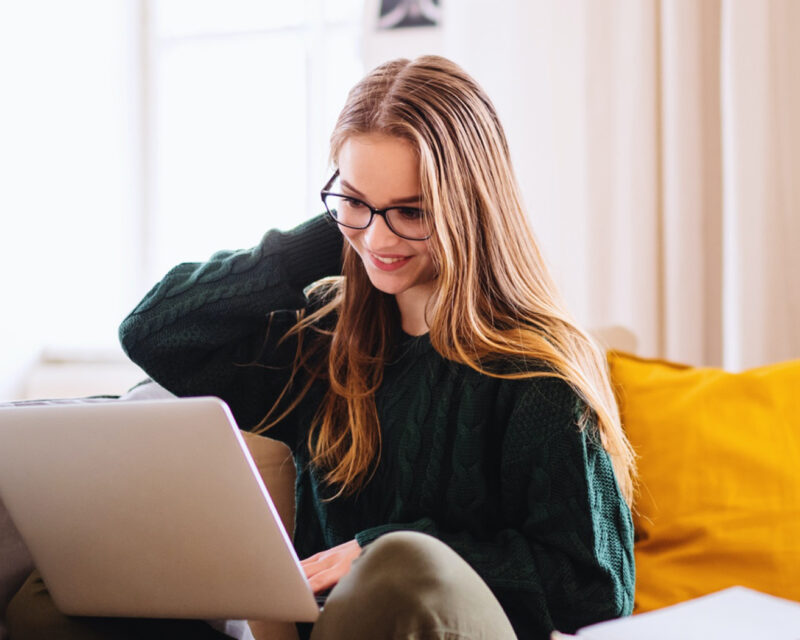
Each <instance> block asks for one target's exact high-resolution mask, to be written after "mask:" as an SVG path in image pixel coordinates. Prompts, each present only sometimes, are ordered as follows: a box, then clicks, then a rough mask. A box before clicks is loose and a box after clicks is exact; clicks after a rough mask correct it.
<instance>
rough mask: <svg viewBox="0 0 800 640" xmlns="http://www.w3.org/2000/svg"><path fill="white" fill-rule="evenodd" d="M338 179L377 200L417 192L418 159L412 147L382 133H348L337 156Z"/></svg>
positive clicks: (400, 139)
mask: <svg viewBox="0 0 800 640" xmlns="http://www.w3.org/2000/svg"><path fill="white" fill-rule="evenodd" d="M337 164H338V166H339V181H340V183H341V184H343V185H344V186H349V187H350V188H351V189H354V190H356V191H358V192H359V193H360V194H361V195H363V196H365V197H369V198H372V199H374V200H375V201H376V202H378V203H380V202H387V203H388V202H390V201H394V200H398V199H405V198H409V197H412V196H418V195H419V193H420V182H419V160H418V157H417V153H416V150H415V149H414V147H413V146H412V145H411V144H410V143H409V142H407V141H406V140H403V139H402V138H396V137H391V136H386V135H382V134H368V135H359V136H351V137H349V138H348V139H347V140H345V142H344V143H343V144H342V146H341V149H340V150H339V155H338V157H337Z"/></svg>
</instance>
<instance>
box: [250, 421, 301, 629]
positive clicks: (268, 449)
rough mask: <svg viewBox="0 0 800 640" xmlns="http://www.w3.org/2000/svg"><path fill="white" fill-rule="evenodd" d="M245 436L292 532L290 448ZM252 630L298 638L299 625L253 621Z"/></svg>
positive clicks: (276, 505)
mask: <svg viewBox="0 0 800 640" xmlns="http://www.w3.org/2000/svg"><path fill="white" fill-rule="evenodd" d="M242 436H244V441H245V443H246V444H247V448H248V449H249V450H250V455H251V456H253V462H255V463H256V467H258V472H259V473H260V474H261V477H262V479H263V480H264V484H265V485H266V487H267V490H268V491H269V494H270V496H271V497H272V501H273V503H275V508H276V509H277V510H278V513H279V514H280V516H281V520H282V521H283V526H284V527H285V528H286V531H288V532H289V535H292V532H293V531H294V476H295V469H294V462H293V461H292V454H291V451H289V447H287V446H286V445H285V444H283V443H282V442H278V441H277V440H272V439H271V438H267V437H264V436H259V435H255V434H252V433H248V432H247V431H242ZM250 630H251V631H252V632H253V636H254V637H255V638H256V640H297V628H296V627H295V625H294V624H292V623H291V622H277V621H274V620H250Z"/></svg>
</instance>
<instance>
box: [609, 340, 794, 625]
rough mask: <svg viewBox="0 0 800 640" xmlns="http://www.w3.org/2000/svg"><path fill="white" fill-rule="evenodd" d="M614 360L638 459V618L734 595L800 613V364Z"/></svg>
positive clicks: (611, 357) (611, 356)
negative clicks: (758, 594) (751, 593)
mask: <svg viewBox="0 0 800 640" xmlns="http://www.w3.org/2000/svg"><path fill="white" fill-rule="evenodd" d="M608 360H609V365H610V367H611V378H612V382H613V384H614V386H615V390H616V392H617V398H618V400H619V404H620V410H621V413H622V423H623V426H624V427H625V430H626V432H627V434H628V437H629V438H630V441H631V444H632V445H633V447H634V449H635V450H636V452H637V454H638V455H639V460H638V462H639V474H640V475H639V477H640V487H639V491H638V495H637V499H636V504H635V509H636V513H635V514H634V524H635V528H636V546H635V553H636V571H637V576H636V578H637V580H636V582H637V584H636V600H635V612H636V613H640V612H644V611H649V610H652V609H657V608H660V607H664V606H667V605H671V604H675V603H676V602H681V601H683V600H687V599H689V598H694V597H697V596H700V595H704V594H706V593H711V592H713V591H718V590H720V589H723V588H725V587H729V586H732V585H744V586H747V587H751V588H753V589H758V590H760V591H764V592H766V593H771V594H773V595H777V596H782V597H784V598H789V599H792V600H799V601H800V400H799V399H798V398H800V360H797V361H792V362H785V363H781V364H775V365H772V366H767V367H762V368H759V369H753V370H750V371H745V372H742V373H738V374H732V373H727V372H725V371H722V370H720V369H710V368H692V367H689V366H686V365H680V364H675V363H670V362H665V361H661V360H647V359H643V358H637V357H635V356H631V355H627V354H624V353H619V352H611V353H609V354H608Z"/></svg>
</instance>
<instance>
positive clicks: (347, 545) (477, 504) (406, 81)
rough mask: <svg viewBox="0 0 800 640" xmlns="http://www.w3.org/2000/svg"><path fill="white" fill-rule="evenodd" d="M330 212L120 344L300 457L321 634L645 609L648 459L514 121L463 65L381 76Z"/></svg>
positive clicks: (145, 306) (431, 62) (208, 277)
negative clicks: (635, 441)
mask: <svg viewBox="0 0 800 640" xmlns="http://www.w3.org/2000/svg"><path fill="white" fill-rule="evenodd" d="M331 160H332V164H333V165H334V167H335V170H334V172H333V175H332V177H331V179H330V180H329V181H328V182H327V184H326V185H325V186H324V188H323V189H322V194H321V195H322V201H323V203H324V206H325V211H326V213H325V214H324V215H322V216H318V217H316V218H314V219H312V220H310V221H309V222H307V223H305V224H304V225H301V226H300V227H298V228H296V229H294V230H292V231H289V232H278V231H271V232H269V233H267V234H266V236H265V237H264V238H263V240H262V241H261V243H260V244H258V245H257V246H256V247H255V248H253V249H251V250H248V251H236V252H220V253H218V254H216V255H214V256H213V257H212V258H211V259H210V260H209V261H208V262H206V263H203V264H183V265H179V266H177V267H175V269H173V270H172V271H170V273H168V274H167V275H166V277H165V278H164V279H163V280H162V281H161V282H160V283H159V284H157V285H156V286H155V287H154V288H153V290H152V291H151V292H150V293H149V294H148V295H147V296H146V297H145V299H144V300H143V301H142V302H141V304H140V305H139V306H138V307H137V308H136V309H135V310H134V311H133V312H132V313H131V315H130V316H129V317H128V318H127V319H126V320H125V322H124V323H123V325H122V327H121V331H120V335H121V339H122V344H123V346H124V348H125V349H126V351H127V353H128V354H129V355H130V357H131V358H132V359H133V360H134V361H135V362H137V363H138V364H139V365H141V366H142V367H143V368H144V369H145V370H146V371H147V372H148V373H149V374H150V375H151V376H152V377H153V378H154V379H155V380H156V381H157V382H159V383H161V384H162V385H164V386H165V387H167V388H168V389H170V390H171V391H173V392H174V393H176V394H178V395H181V396H189V395H204V394H213V395H217V396H219V397H221V398H222V399H224V400H225V401H227V403H228V404H229V405H230V407H231V408H232V410H233V412H234V414H235V416H236V418H237V420H238V422H239V425H240V426H241V427H242V428H246V429H252V430H255V431H259V432H264V433H265V434H267V435H268V436H270V437H274V438H278V439H280V440H282V441H284V442H286V443H287V444H288V445H289V446H290V447H291V449H292V451H293V453H294V458H295V462H296V468H297V484H296V502H297V515H296V526H295V538H294V544H295V547H296V549H297V552H298V554H299V556H300V557H301V558H304V560H303V566H304V568H305V571H306V573H307V576H308V578H309V580H310V582H311V585H312V587H313V588H314V590H315V591H317V592H326V591H328V590H330V594H329V596H328V599H327V603H326V605H325V608H324V610H323V612H322V614H321V616H320V618H319V620H318V621H317V622H316V623H315V625H314V626H313V629H311V628H308V627H301V629H300V631H301V635H303V636H307V635H308V634H310V636H311V638H314V639H315V640H319V639H328V638H337V639H338V638H341V639H354V638H356V639H359V638H370V639H372V638H392V639H398V638H416V639H420V638H503V639H505V638H509V639H510V638H515V637H516V638H547V637H548V636H549V634H550V632H551V631H552V630H553V629H558V630H560V631H566V632H570V631H574V630H575V629H577V628H579V627H581V626H583V625H586V624H589V623H592V622H596V621H599V620H603V619H607V618H612V617H615V616H621V615H626V614H628V613H630V611H631V609H632V600H633V584H634V564H633V552H632V547H633V535H632V525H631V517H630V511H629V505H630V501H631V495H632V482H633V475H634V471H633V456H632V454H631V449H630V447H629V445H628V443H627V441H626V439H625V436H624V434H623V432H622V430H621V428H620V422H619V417H618V414H617V410H616V406H615V403H614V398H613V394H612V390H611V387H610V384H609V380H608V375H607V371H606V367H605V363H604V359H603V355H602V353H601V352H600V351H599V350H598V348H597V347H596V346H595V344H594V343H593V342H592V340H591V339H590V338H589V337H588V336H587V335H586V334H585V333H584V332H583V331H582V330H581V329H579V328H578V327H577V326H576V325H575V323H574V322H573V321H572V319H571V318H570V316H569V315H568V313H567V312H566V311H565V310H564V309H563V307H562V305H561V303H560V302H559V299H558V296H557V294H556V291H555V289H554V286H553V283H552V281H551V279H550V277H549V276H548V273H547V269H546V268H545V265H544V262H543V260H542V257H541V255H540V253H539V251H538V249H537V247H536V242H535V240H534V237H533V234H532V232H531V230H530V228H529V225H528V219H527V216H526V214H525V212H524V210H523V206H522V204H521V200H520V195H519V190H518V187H517V185H516V182H515V178H514V172H513V170H512V166H511V162H510V158H509V151H508V146H507V143H506V140H505V137H504V134H503V130H502V127H501V125H500V123H499V121H498V118H497V115H496V113H495V110H494V108H493V107H492V104H491V102H490V101H489V99H488V97H487V96H486V95H485V93H484V92H483V91H482V89H481V88H480V87H479V86H478V85H477V84H476V83H475V82H474V81H473V80H472V79H471V78H470V77H469V76H468V75H466V74H465V73H464V72H463V71H462V70H461V69H460V68H459V67H458V66H456V65H455V64H453V63H452V62H450V61H448V60H446V59H443V58H439V57H433V56H426V57H422V58H418V59H416V60H414V61H407V60H396V61H393V62H389V63H386V64H384V65H382V66H380V67H378V68H377V69H375V70H374V71H372V72H371V73H370V74H368V75H367V76H366V77H365V78H364V79H363V80H362V81H361V82H360V83H359V84H357V85H356V86H355V87H354V88H353V89H352V91H351V92H350V94H349V97H348V99H347V102H346V104H345V107H344V109H343V111H342V113H341V115H340V117H339V120H338V122H337V124H336V128H335V130H334V132H333V136H332V144H331Z"/></svg>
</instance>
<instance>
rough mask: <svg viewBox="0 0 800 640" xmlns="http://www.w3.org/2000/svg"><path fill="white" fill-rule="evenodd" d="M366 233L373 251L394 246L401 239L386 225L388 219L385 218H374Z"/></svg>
mask: <svg viewBox="0 0 800 640" xmlns="http://www.w3.org/2000/svg"><path fill="white" fill-rule="evenodd" d="M364 233H365V235H366V239H367V242H368V243H369V246H370V248H371V249H372V250H373V251H374V250H377V249H380V248H381V247H386V246H390V245H393V244H395V243H396V242H397V240H399V239H400V238H399V237H398V236H396V235H395V234H394V232H393V231H392V230H391V229H390V228H389V225H387V224H386V219H385V218H384V217H383V216H374V217H373V218H372V224H371V225H369V226H368V227H367V228H366V229H365V230H364Z"/></svg>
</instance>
